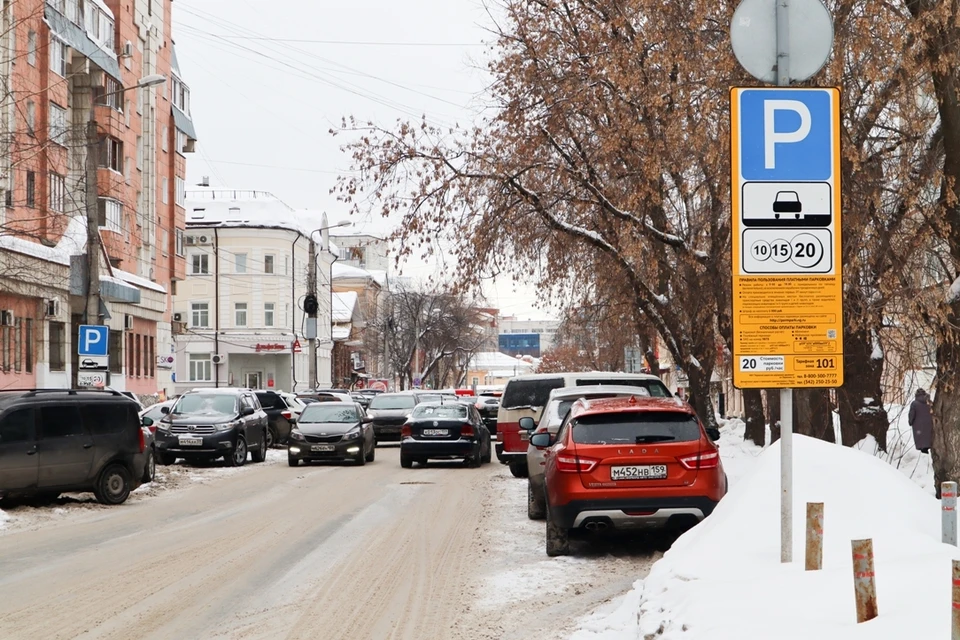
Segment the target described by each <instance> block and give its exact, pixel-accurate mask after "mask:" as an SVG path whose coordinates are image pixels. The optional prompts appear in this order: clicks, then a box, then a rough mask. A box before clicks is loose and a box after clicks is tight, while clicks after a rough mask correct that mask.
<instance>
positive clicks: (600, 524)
mask: <svg viewBox="0 0 960 640" xmlns="http://www.w3.org/2000/svg"><path fill="white" fill-rule="evenodd" d="M583 526H584V528H585V529H586V530H587V531H606V529H607V523H606V521H605V520H590V521H589V522H587V523H586V524H585V525H583Z"/></svg>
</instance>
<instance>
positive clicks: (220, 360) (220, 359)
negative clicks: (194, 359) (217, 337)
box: [210, 353, 227, 364]
mask: <svg viewBox="0 0 960 640" xmlns="http://www.w3.org/2000/svg"><path fill="white" fill-rule="evenodd" d="M210 359H211V360H213V364H223V363H224V362H225V361H226V359H227V357H226V356H223V355H220V354H219V353H215V354H213V357H212V358H210Z"/></svg>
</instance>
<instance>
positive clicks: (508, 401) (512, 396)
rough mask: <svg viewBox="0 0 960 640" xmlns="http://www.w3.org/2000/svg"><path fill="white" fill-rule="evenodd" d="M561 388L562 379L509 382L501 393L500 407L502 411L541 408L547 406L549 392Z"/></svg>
mask: <svg viewBox="0 0 960 640" xmlns="http://www.w3.org/2000/svg"><path fill="white" fill-rule="evenodd" d="M562 386H563V378H534V379H533V380H511V381H510V382H508V383H507V390H506V391H504V392H503V399H502V400H501V401H500V406H501V407H503V408H504V409H524V408H527V407H542V406H543V405H545V404H547V399H548V398H549V397H550V392H551V391H553V390H554V389H559V388H560V387H562Z"/></svg>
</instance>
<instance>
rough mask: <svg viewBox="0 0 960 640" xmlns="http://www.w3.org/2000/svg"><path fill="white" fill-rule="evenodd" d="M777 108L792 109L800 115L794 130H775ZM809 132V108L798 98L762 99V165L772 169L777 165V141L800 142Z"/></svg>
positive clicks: (782, 109)
mask: <svg viewBox="0 0 960 640" xmlns="http://www.w3.org/2000/svg"><path fill="white" fill-rule="evenodd" d="M777 110H780V111H793V112H795V113H796V114H797V115H799V116H800V126H799V127H798V128H797V129H796V130H795V131H781V132H779V133H777V132H776V130H775V128H774V118H775V117H776V112H777ZM809 133H810V109H808V108H807V105H805V104H804V103H802V102H800V101H799V100H764V101H763V144H764V147H763V150H764V154H763V166H764V168H765V169H774V168H776V165H777V152H776V144H777V143H791V142H800V141H801V140H803V139H804V138H806V137H807V134H809Z"/></svg>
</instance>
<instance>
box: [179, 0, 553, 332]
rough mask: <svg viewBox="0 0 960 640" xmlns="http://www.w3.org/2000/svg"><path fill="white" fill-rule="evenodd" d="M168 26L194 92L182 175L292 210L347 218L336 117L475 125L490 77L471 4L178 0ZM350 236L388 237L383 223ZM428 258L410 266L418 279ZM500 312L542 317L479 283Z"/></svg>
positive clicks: (507, 286)
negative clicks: (192, 143)
mask: <svg viewBox="0 0 960 640" xmlns="http://www.w3.org/2000/svg"><path fill="white" fill-rule="evenodd" d="M173 16H174V26H173V34H174V40H175V42H176V45H177V56H178V59H179V62H180V69H181V72H182V73H183V74H184V76H185V77H184V79H185V81H186V82H187V84H188V85H189V86H190V89H191V110H192V116H193V120H194V123H195V124H196V127H197V135H198V137H199V142H198V144H197V153H194V154H192V155H191V156H189V158H188V162H187V182H188V184H190V185H193V184H197V183H198V182H199V181H200V179H201V178H202V177H204V176H209V178H210V182H211V184H212V185H213V186H225V187H229V188H234V189H255V190H261V191H269V192H271V193H273V194H274V195H275V196H277V197H279V198H280V199H281V200H284V201H285V202H287V203H288V204H289V205H291V206H293V207H297V208H310V209H319V210H325V211H326V212H327V215H328V218H329V220H330V222H331V223H334V222H337V221H339V220H342V219H344V218H346V217H347V215H346V208H345V206H344V205H343V204H341V203H338V202H336V200H335V198H334V197H333V196H331V195H329V191H330V188H331V187H332V186H333V184H334V182H335V180H336V177H337V175H338V174H341V173H343V172H344V171H345V170H346V169H348V158H347V157H346V156H345V155H344V154H343V153H342V152H341V151H340V144H342V141H343V138H342V137H340V138H336V139H335V138H333V137H331V136H330V134H329V133H328V132H329V130H330V129H331V128H332V127H336V126H338V125H339V123H340V121H341V119H342V118H343V116H346V115H351V114H352V115H354V116H356V117H357V118H358V119H359V120H361V121H367V120H373V121H375V122H379V123H380V124H384V125H389V124H391V123H394V122H396V120H397V119H408V118H415V119H419V117H420V116H421V115H422V114H426V116H427V117H428V119H430V120H432V121H434V122H437V123H441V124H449V123H454V122H458V123H460V124H469V123H471V122H474V120H475V119H476V117H477V114H478V111H479V109H480V107H481V103H482V101H481V99H480V96H481V92H482V90H483V88H484V86H485V84H486V83H487V81H488V79H489V77H488V76H487V75H486V74H485V72H484V71H483V68H484V65H485V60H486V56H487V55H488V54H487V50H486V48H485V47H484V46H483V43H484V42H485V41H487V42H488V41H490V35H489V33H488V32H487V31H486V27H488V26H489V25H490V24H491V20H490V18H489V17H488V15H487V13H486V11H485V9H484V8H483V6H482V3H481V2H480V0H338V1H337V2H333V1H331V0H269V1H266V0H176V2H174V3H173ZM353 221H354V222H355V226H354V229H353V231H356V232H367V233H373V234H379V235H384V234H386V233H387V232H388V231H389V229H390V227H391V223H390V222H389V221H386V220H383V219H381V218H371V217H369V216H368V217H366V218H360V219H354V220H353ZM439 268H440V267H439V266H438V265H437V264H430V265H424V264H416V265H414V264H408V265H406V266H404V267H403V268H402V272H403V275H408V276H411V277H414V278H417V279H422V278H424V277H425V276H426V275H428V274H430V273H432V272H435V271H437V270H438V269H439ZM484 293H485V294H486V296H487V299H488V300H489V302H490V303H491V304H493V305H495V306H499V308H500V309H501V310H502V313H504V314H505V315H509V314H512V315H518V316H520V317H522V318H526V317H531V318H542V317H546V316H547V315H549V314H548V313H546V312H544V311H543V310H540V309H537V308H535V307H534V306H533V296H534V292H533V290H531V289H530V288H527V287H523V288H520V289H517V288H516V287H515V286H514V285H512V284H511V283H510V282H509V280H508V279H502V280H498V281H496V282H495V283H492V284H491V285H490V286H488V287H487V288H486V290H485V291H484Z"/></svg>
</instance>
